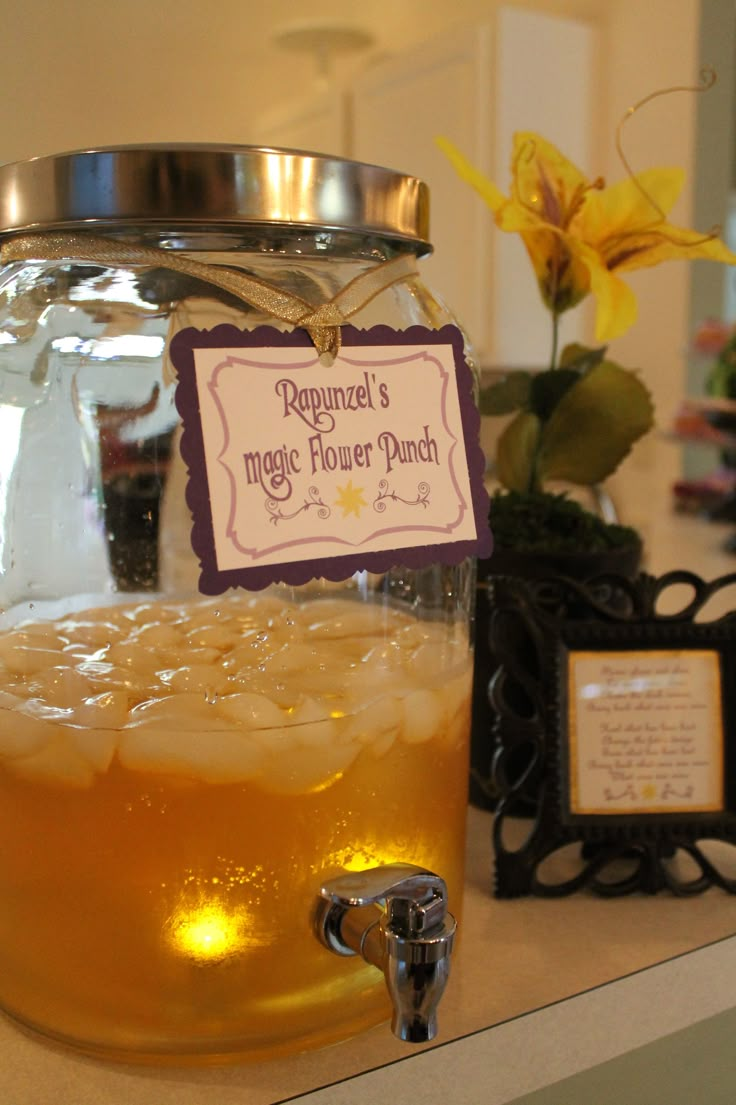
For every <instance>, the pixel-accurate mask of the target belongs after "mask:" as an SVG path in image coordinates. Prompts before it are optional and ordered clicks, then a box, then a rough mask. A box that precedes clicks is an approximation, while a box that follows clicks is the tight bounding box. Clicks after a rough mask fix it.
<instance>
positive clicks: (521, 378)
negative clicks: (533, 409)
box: [478, 372, 532, 415]
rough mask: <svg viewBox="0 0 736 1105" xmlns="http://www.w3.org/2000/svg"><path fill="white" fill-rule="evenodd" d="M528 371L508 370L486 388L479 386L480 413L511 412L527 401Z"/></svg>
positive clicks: (529, 385) (528, 387)
mask: <svg viewBox="0 0 736 1105" xmlns="http://www.w3.org/2000/svg"><path fill="white" fill-rule="evenodd" d="M531 381H532V376H531V373H530V372H509V373H508V375H507V376H504V377H503V379H501V380H499V381H498V382H497V383H495V384H490V385H489V386H488V387H487V388H481V390H480V396H479V400H478V405H479V407H480V413H481V414H490V415H496V414H511V412H512V411H518V410H520V409H521V408H522V407H526V406H527V405H528V403H529V389H530V387H531Z"/></svg>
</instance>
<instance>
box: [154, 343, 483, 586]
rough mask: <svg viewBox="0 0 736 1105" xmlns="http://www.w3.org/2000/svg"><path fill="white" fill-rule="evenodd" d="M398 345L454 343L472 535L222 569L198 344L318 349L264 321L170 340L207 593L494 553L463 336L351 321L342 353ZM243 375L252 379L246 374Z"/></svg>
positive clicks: (195, 538)
mask: <svg viewBox="0 0 736 1105" xmlns="http://www.w3.org/2000/svg"><path fill="white" fill-rule="evenodd" d="M397 346H413V347H424V348H426V349H427V351H428V353H429V355H430V356H431V353H432V351H433V349H434V348H435V347H437V346H445V347H447V346H450V347H451V349H452V354H453V356H452V360H453V363H454V368H455V382H456V386H457V399H458V406H459V411H460V417H461V421H462V436H463V441H464V447H465V459H466V464H467V477H468V483H469V488H470V498H471V500H472V501H471V503H470V504H469V509H471V510H472V516H473V523H474V525H473V528H474V536H473V537H472V539H469V540H442V541H439V542H436V543H432V544H426V545H424V544H415V545H413V546H411V547H406V548H391V549H385V548H384V549H380V550H378V551H372V552H370V551H359V552H356V553H348V554H346V555H327V556H318V557H309V556H305V558H304V559H291V560H290V561H288V562H284V563H275V562H272V563H263V564H257V563H253V564H249V565H247V566H240V567H236V568H227V569H224V570H223V569H221V568H220V567H219V566H218V557H217V545H216V540H215V529H214V523H213V510H212V505H211V498H210V486H209V483H208V475H207V454H206V449H205V438H204V431H203V426H202V413H201V409H200V396H199V388H198V379H197V366H196V353H197V351H198V350H211V351H217V350H222V351H223V361H225V360H226V359H227V358H228V357H230V361H232V356H231V354H232V352H233V351H235V350H244V351H246V354H248V353H253V352H255V351H257V350H259V349H260V350H263V349H283V350H300V349H304V350H305V352H306V353H311V354H313V353H314V350H313V346H312V343H311V340H310V338H309V336H308V334H307V333H306V332H305V331H304V330H293V331H291V332H288V333H283V332H281V331H279V330H276V329H275V328H273V327H270V326H259V327H257V328H255V329H253V330H240V329H238V328H237V327H235V326H231V325H220V326H216V327H214V328H213V329H212V330H199V329H196V328H195V327H189V328H187V329H184V330H181V331H179V333H178V334H176V335H175V337H174V338H173V340H172V342H171V346H170V357H171V361H172V363H173V365H174V367H175V369H176V371H177V375H178V386H177V389H176V406H177V409H178V411H179V414H180V416H181V419H182V423H183V434H182V437H181V455H182V459H183V461H184V463H185V464H186V466H187V471H188V482H187V489H186V500H187V505H188V507H189V509H190V511H191V514H192V534H191V543H192V548H193V550H194V553H195V555H196V556H197V557H198V559H199V562H200V566H201V575H200V579H199V590H200V592H201V593H202V594H205V595H219V594H222V593H223V592H224V591H226V590H228V589H230V588H233V587H244V588H246V589H248V590H251V591H259V590H263V589H264V588H266V587H268V586H270V585H271V584H273V583H286V584H289V585H294V586H296V585H299V584H304V583H308V582H310V581H311V580H313V579H326V580H329V581H332V582H339V581H342V580H345V579H349V578H350V577H351V576H352V575H354V574H355V573H356V572H360V571H369V572H375V573H382V572H385V571H387V570H388V569H390V568H393V567H396V566H399V565H402V566H406V567H408V568H423V567H426V566H428V565H430V564H435V563H441V564H458V563H460V562H461V561H462V560H464V559H466V558H467V557H472V556H477V557H488V556H490V554H491V551H492V547H493V542H492V537H491V533H490V529H489V527H488V510H489V499H488V494H487V491H486V488H485V484H484V474H485V458H484V455H483V451H482V449H481V446H480V415H479V414H478V410H477V407H476V405H475V401H474V387H473V375H472V372H471V370H470V368H469V366H468V364H467V362H466V360H465V354H464V344H463V337H462V334H461V332H460V330H459V329H458V328H457V327H455V326H443V327H442V328H441V329H439V330H431V329H429V328H427V327H424V326H411V327H409V328H408V329H406V330H394V329H392V328H391V327H388V326H374V327H372V328H371V329H368V330H359V329H357V328H355V327H353V326H344V327H343V328H342V347H343V352H345V351H347V350H350V349H351V348H354V347H360V348H361V349H366V348H368V349H370V348H375V349H376V351H377V353H378V352H380V350H381V348H385V347H397ZM338 370H339V369H338ZM244 379H246V380H247V376H246V374H245V372H244ZM223 417H224V415H223ZM306 548H307V546H306V545H305V549H306Z"/></svg>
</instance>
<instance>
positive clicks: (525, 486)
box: [496, 411, 542, 491]
mask: <svg viewBox="0 0 736 1105" xmlns="http://www.w3.org/2000/svg"><path fill="white" fill-rule="evenodd" d="M541 431H542V423H541V422H540V421H539V419H538V418H537V416H536V415H535V414H531V413H530V412H529V411H520V412H519V414H517V415H516V417H515V418H514V419H512V421H511V422H509V424H508V426H507V427H506V429H505V430H504V431H503V433H502V434H501V436H500V437H499V439H498V446H497V448H496V475H497V476H498V478H499V480H500V481H501V483H502V484H503V486H504V487H508V488H509V489H510V490H511V491H529V490H531V488H532V487H533V486H534V483H535V473H534V458H535V456H536V452H537V445H538V443H539V437H540V434H541Z"/></svg>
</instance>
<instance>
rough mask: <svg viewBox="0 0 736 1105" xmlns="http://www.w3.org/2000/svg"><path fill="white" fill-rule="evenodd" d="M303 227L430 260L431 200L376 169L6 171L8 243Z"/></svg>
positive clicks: (100, 153)
mask: <svg viewBox="0 0 736 1105" xmlns="http://www.w3.org/2000/svg"><path fill="white" fill-rule="evenodd" d="M264 224H268V225H276V226H283V227H287V226H288V227H294V226H303V227H310V228H324V229H329V230H357V231H360V232H363V233H366V234H377V235H380V236H382V237H387V238H398V239H403V240H407V241H411V242H415V243H416V244H417V246H418V252H419V253H424V252H428V251H429V250H430V248H431V247H430V245H429V190H428V188H427V186H426V184H424V183H423V182H422V181H421V180H418V179H417V178H416V177H412V176H406V175H404V174H402V173H398V172H394V171H393V170H390V169H384V168H380V167H378V166H376V165H366V164H363V163H362V162H358V161H349V160H347V159H345V158H339V157H328V156H325V155H323V154H314V153H306V152H303V151H298V150H279V149H267V148H258V147H254V146H214V145H212V146H211V145H189V144H185V145H179V144H177V145H169V146H164V145H146V146H119V147H110V148H100V149H93V150H77V151H74V152H72V153H62V154H55V155H51V156H47V157H37V158H31V159H30V160H28V161H18V162H15V163H13V164H9V165H2V166H0V234H8V233H11V232H12V233H17V232H19V231H29V230H34V231H38V230H51V229H54V230H58V229H61V228H66V229H69V228H72V227H74V228H75V229H79V228H85V227H87V228H89V229H95V230H96V231H97V233H104V228H105V227H107V228H108V229H110V228H114V227H125V226H134V227H146V226H157V227H171V228H172V229H176V228H177V227H184V226H188V227H190V228H191V227H195V226H196V227H213V226H217V227H226V226H230V227H232V226H238V225H264Z"/></svg>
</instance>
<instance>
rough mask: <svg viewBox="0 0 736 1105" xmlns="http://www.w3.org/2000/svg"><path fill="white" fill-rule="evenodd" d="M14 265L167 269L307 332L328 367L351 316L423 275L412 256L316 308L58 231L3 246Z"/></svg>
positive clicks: (145, 252) (265, 286) (244, 280)
mask: <svg viewBox="0 0 736 1105" xmlns="http://www.w3.org/2000/svg"><path fill="white" fill-rule="evenodd" d="M12 261H90V262H92V263H94V264H101V265H110V266H116V267H125V268H165V269H170V270H171V271H173V272H180V273H183V274H184V275H186V276H192V277H196V279H198V280H203V281H205V282H206V283H208V284H212V285H214V286H215V287H217V288H222V289H223V291H226V292H230V293H231V294H232V295H234V296H236V297H237V298H238V299H241V300H243V301H244V302H245V303H248V304H250V306H251V307H255V308H256V309H257V310H259V311H262V312H264V314H267V315H270V316H271V317H272V318H277V319H280V320H281V321H282V322H287V323H291V325H292V326H298V327H303V328H304V329H305V330H307V332H308V333H309V336H310V337H311V339H312V341H313V342H314V347H315V349H316V350H317V353H318V354H319V355H320V357H321V358H323V359H325V360H329V361H331V360H333V359H334V358H335V356H336V355H337V353H338V352H339V349H340V327H341V326H342V325H343V323H345V322H347V320H348V319H349V318H350V316H351V315H354V314H356V312H357V311H359V310H361V308H363V307H365V306H366V305H367V304H368V303H370V301H371V300H372V299H375V297H376V296H377V295H379V294H380V293H381V292H382V291H385V289H386V288H390V287H391V285H392V284H397V283H399V282H402V281H405V280H409V279H411V278H412V277H414V276H417V275H418V273H417V264H416V258H415V257H414V256H413V254H407V255H402V256H401V257H396V258H394V259H393V260H392V261H383V262H382V263H381V264H379V265H376V266H375V267H374V268H372V269H370V270H369V271H368V272H364V273H361V274H360V275H359V276H356V277H354V278H353V279H352V280H351V281H350V282H349V283H348V284H346V285H345V287H344V288H341V289H340V291H339V292H338V293H337V295H335V296H334V297H333V298H332V299H331V300H329V301H328V302H327V303H321V304H318V305H315V304H313V303H308V302H307V300H305V299H302V298H301V297H300V296H297V295H292V294H291V292H286V291H284V290H283V289H282V288H277V287H275V286H274V285H273V284H269V283H268V282H267V281H265V280H259V279H258V278H257V277H255V276H249V275H247V274H246V273H244V272H239V271H238V270H237V269H230V268H227V267H224V266H220V265H211V264H206V263H205V262H202V261H192V260H191V259H190V258H189V257H182V256H181V255H179V254H177V253H174V252H172V251H171V250H166V249H158V248H156V247H155V246H142V245H136V244H133V243H128V242H121V241H117V240H116V239H114V238H98V237H95V236H94V235H91V234H84V233H78V234H75V233H60V232H56V231H44V232H43V233H38V234H19V235H17V236H15V237H13V238H8V239H7V240H6V241H4V242H3V243H2V245H0V262H1V263H2V264H3V265H6V264H10V262H12Z"/></svg>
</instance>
